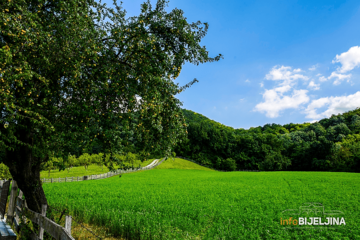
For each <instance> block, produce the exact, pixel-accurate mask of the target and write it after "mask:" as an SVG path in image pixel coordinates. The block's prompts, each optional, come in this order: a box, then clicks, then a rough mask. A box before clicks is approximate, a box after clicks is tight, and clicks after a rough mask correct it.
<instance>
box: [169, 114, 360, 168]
mask: <svg viewBox="0 0 360 240" xmlns="http://www.w3.org/2000/svg"><path fill="white" fill-rule="evenodd" d="M182 113H183V115H184V116H185V121H186V124H187V125H188V127H187V131H188V136H187V138H185V139H183V141H182V143H179V144H177V145H176V147H175V152H176V153H177V155H179V156H184V157H187V158H190V159H193V160H195V161H197V162H199V163H201V164H203V165H205V166H208V167H212V168H215V169H219V170H228V171H233V170H240V169H249V170H261V171H278V170H286V171H346V172H360V109H359V108H357V109H356V110H354V111H350V112H347V113H344V114H339V115H336V116H335V115H333V116H331V117H330V118H326V119H322V120H320V121H319V122H316V123H312V124H310V123H304V124H293V123H290V124H286V125H283V126H282V125H279V124H266V125H264V126H263V127H260V126H259V127H256V128H250V129H249V130H245V129H233V128H231V127H227V126H224V125H222V124H220V123H217V122H215V121H212V120H210V119H208V118H206V117H204V116H203V115H201V114H197V113H195V112H193V111H189V110H186V109H182Z"/></svg>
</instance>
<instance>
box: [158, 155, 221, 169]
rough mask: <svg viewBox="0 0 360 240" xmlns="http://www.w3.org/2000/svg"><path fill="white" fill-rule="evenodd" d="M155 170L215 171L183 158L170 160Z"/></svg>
mask: <svg viewBox="0 0 360 240" xmlns="http://www.w3.org/2000/svg"><path fill="white" fill-rule="evenodd" d="M155 169H187V170H190V169H193V170H205V171H215V170H212V169H210V168H206V167H203V166H200V165H198V164H196V163H193V162H190V161H188V160H185V159H181V158H174V159H173V158H168V159H167V160H166V161H164V162H163V163H161V164H160V165H159V166H157V167H156V168H155Z"/></svg>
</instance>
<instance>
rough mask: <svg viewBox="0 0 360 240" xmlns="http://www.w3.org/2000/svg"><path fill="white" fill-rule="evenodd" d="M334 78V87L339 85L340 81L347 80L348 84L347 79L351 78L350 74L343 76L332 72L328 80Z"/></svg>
mask: <svg viewBox="0 0 360 240" xmlns="http://www.w3.org/2000/svg"><path fill="white" fill-rule="evenodd" d="M332 78H336V80H335V81H334V85H339V84H340V83H341V81H343V80H345V79H347V81H348V82H349V79H350V78H351V74H348V75H345V74H341V73H336V72H332V73H331V75H330V76H329V77H328V79H332Z"/></svg>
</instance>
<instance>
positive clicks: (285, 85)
mask: <svg viewBox="0 0 360 240" xmlns="http://www.w3.org/2000/svg"><path fill="white" fill-rule="evenodd" d="M301 71H302V70H301V69H300V68H296V69H293V70H292V68H291V67H285V66H281V67H280V66H274V67H273V68H272V69H271V70H270V72H269V73H268V74H266V76H265V79H267V80H274V81H279V84H278V85H277V86H276V87H274V88H273V89H270V90H265V92H264V93H263V99H264V101H263V102H261V103H259V104H257V105H256V106H255V108H254V111H259V112H264V113H266V116H267V117H270V118H275V117H278V116H279V113H280V111H282V110H285V109H289V108H298V107H299V106H300V105H301V104H303V103H306V102H308V101H309V97H308V96H307V92H308V91H307V90H296V89H294V90H293V91H292V93H291V94H289V95H287V96H286V95H284V93H287V92H289V91H290V90H291V89H292V87H293V86H294V85H295V84H296V81H297V80H298V79H302V80H308V79H309V77H307V76H304V75H302V74H300V72H301ZM260 86H262V87H263V86H264V85H263V84H262V83H261V84H260Z"/></svg>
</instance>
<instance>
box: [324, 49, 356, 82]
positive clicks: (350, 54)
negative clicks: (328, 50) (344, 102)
mask: <svg viewBox="0 0 360 240" xmlns="http://www.w3.org/2000/svg"><path fill="white" fill-rule="evenodd" d="M332 63H340V64H341V67H338V68H337V69H336V71H334V72H332V73H331V75H330V76H329V77H328V78H327V79H332V78H335V81H334V85H339V84H340V83H341V82H342V81H343V80H345V79H347V82H349V79H350V78H351V74H345V73H347V72H349V71H351V70H353V69H354V68H356V67H359V66H360V47H359V46H354V47H351V48H350V49H349V50H348V51H347V52H343V53H342V54H340V55H336V57H335V59H334V60H333V61H332Z"/></svg>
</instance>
